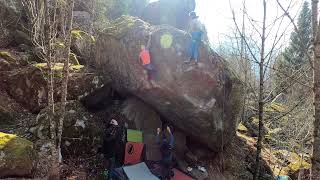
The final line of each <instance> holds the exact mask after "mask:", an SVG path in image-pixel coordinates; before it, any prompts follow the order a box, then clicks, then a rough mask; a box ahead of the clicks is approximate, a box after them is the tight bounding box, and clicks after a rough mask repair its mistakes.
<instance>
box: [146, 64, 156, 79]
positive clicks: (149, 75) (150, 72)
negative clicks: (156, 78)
mask: <svg viewBox="0 0 320 180" xmlns="http://www.w3.org/2000/svg"><path fill="white" fill-rule="evenodd" d="M143 67H144V69H145V70H146V71H147V74H148V80H151V76H152V74H153V73H154V72H155V70H154V68H153V66H152V64H151V63H150V64H145V65H143Z"/></svg>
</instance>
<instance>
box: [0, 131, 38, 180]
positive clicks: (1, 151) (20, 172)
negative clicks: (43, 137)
mask: <svg viewBox="0 0 320 180" xmlns="http://www.w3.org/2000/svg"><path fill="white" fill-rule="evenodd" d="M36 159H37V158H36V153H35V151H34V149H33V144H32V142H30V141H28V140H26V139H23V138H20V137H18V136H16V135H14V134H6V133H2V132H0V178H3V177H22V176H23V177H26V176H31V174H32V171H33V169H34V167H35V165H36Z"/></svg>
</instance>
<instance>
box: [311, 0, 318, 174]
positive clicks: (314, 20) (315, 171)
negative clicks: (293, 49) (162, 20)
mask: <svg viewBox="0 0 320 180" xmlns="http://www.w3.org/2000/svg"><path fill="white" fill-rule="evenodd" d="M318 2H319V1H318V0H312V29H313V43H314V52H313V53H314V56H313V83H314V132H313V155H312V159H311V161H312V169H311V179H312V180H319V179H320V38H319V36H320V35H319V24H318V23H319V22H318Z"/></svg>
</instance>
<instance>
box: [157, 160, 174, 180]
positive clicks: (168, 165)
mask: <svg viewBox="0 0 320 180" xmlns="http://www.w3.org/2000/svg"><path fill="white" fill-rule="evenodd" d="M160 164H161V168H162V170H161V179H162V180H170V178H171V174H172V162H171V160H170V161H169V160H161V161H160Z"/></svg>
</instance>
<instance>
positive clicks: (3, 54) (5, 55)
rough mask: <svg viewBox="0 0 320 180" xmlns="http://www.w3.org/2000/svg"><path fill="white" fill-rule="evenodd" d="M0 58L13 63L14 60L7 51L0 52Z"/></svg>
mask: <svg viewBox="0 0 320 180" xmlns="http://www.w3.org/2000/svg"><path fill="white" fill-rule="evenodd" d="M0 57H1V58H2V59H4V60H6V61H7V62H8V63H9V62H14V61H16V59H15V58H14V57H13V56H12V55H11V54H10V53H9V52H8V51H0Z"/></svg>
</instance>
